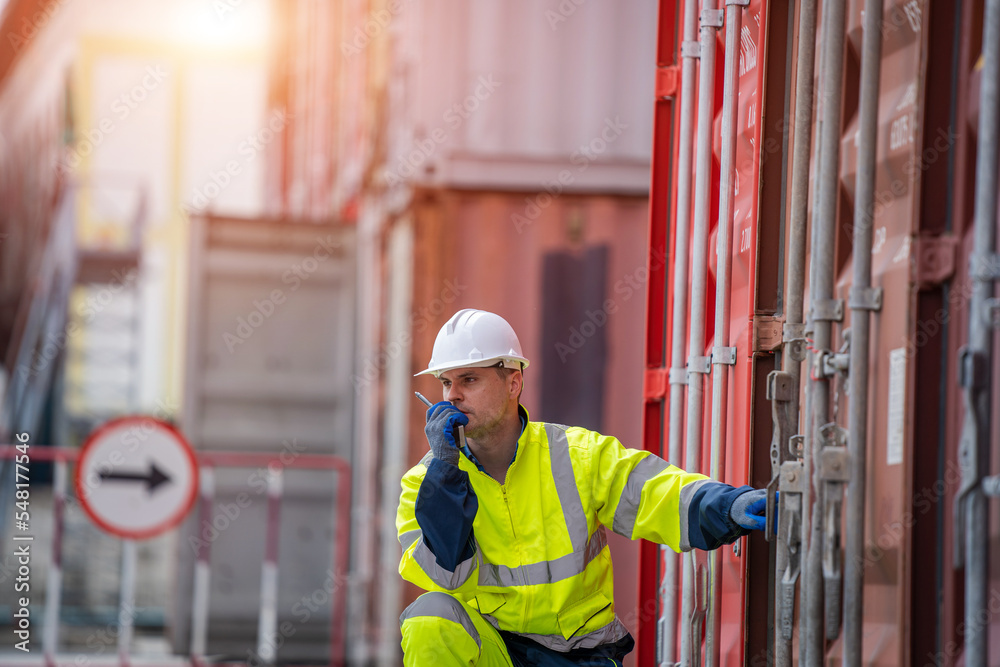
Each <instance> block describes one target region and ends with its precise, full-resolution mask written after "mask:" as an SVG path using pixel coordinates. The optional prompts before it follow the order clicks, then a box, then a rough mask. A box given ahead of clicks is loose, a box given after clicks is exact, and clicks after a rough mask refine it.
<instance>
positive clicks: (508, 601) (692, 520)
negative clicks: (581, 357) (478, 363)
mask: <svg viewBox="0 0 1000 667" xmlns="http://www.w3.org/2000/svg"><path fill="white" fill-rule="evenodd" d="M521 410H522V416H523V420H524V422H525V427H524V430H523V431H522V433H521V437H520V438H519V440H518V447H517V453H516V455H515V458H514V460H513V462H512V463H511V465H510V467H509V469H508V470H507V475H506V479H505V480H504V483H503V484H501V483H500V482H498V481H497V480H495V479H493V478H492V477H490V476H489V475H488V474H487V473H485V472H483V471H482V470H481V469H480V468H479V467H478V466H477V464H476V463H474V462H473V461H472V460H470V459H469V458H468V456H461V457H459V465H458V467H455V466H453V465H450V464H447V463H444V462H443V461H440V460H437V459H433V458H432V457H431V455H430V454H428V455H427V456H426V457H424V459H423V460H422V461H421V462H420V463H419V464H417V465H416V466H414V467H413V468H412V469H410V470H409V471H408V472H407V473H406V474H405V475H404V476H403V480H402V494H401V496H400V502H399V509H398V512H397V515H396V528H397V531H398V537H399V542H400V544H401V546H402V548H403V556H402V559H401V560H400V563H399V573H400V575H402V577H403V578H404V579H406V580H407V581H410V582H412V583H414V584H416V585H417V586H419V587H420V588H423V589H425V590H427V591H444V592H447V593H450V594H452V595H454V596H456V597H458V598H459V599H461V600H463V601H465V602H468V603H469V604H470V605H471V606H473V607H474V608H476V609H478V610H479V612H480V613H481V614H483V615H484V617H485V618H486V619H487V620H488V621H489V622H490V623H492V624H493V625H494V627H496V628H497V629H499V630H505V631H508V632H514V633H518V634H520V635H522V636H524V637H526V638H529V639H532V640H534V641H536V642H538V643H540V644H542V645H544V646H547V647H549V648H551V649H554V650H557V651H569V650H573V649H578V648H579V649H583V648H593V647H596V646H600V645H602V644H606V643H610V642H616V641H618V640H619V639H622V638H623V637H625V636H626V635H627V634H628V632H627V630H626V628H625V626H624V625H623V624H622V623H621V621H619V620H618V617H617V616H616V614H615V606H614V590H613V577H612V569H611V554H610V550H609V548H608V545H607V537H606V533H605V527H608V528H611V529H612V530H613V531H615V532H616V533H618V534H619V535H624V536H625V537H628V538H630V539H638V538H640V537H641V538H645V539H648V540H652V541H653V542H657V543H659V544H666V545H668V546H669V547H671V548H672V549H674V550H675V551H687V550H689V549H691V548H701V549H714V548H716V547H718V546H720V545H721V544H724V543H730V542H732V541H734V540H735V539H737V538H738V537H739V536H741V535H744V534H746V531H745V530H743V529H741V528H740V527H739V526H738V525H736V524H735V523H734V522H733V521H732V520H731V519H730V517H729V509H730V507H731V505H732V503H733V500H735V498H736V496H738V495H740V494H741V493H743V492H745V491H747V490H749V487H741V488H739V489H736V488H733V487H731V486H729V485H728V484H721V483H718V482H713V481H710V480H709V479H708V478H707V477H705V476H704V475H699V474H694V473H687V472H684V471H683V470H680V469H679V468H677V467H675V466H672V465H670V464H668V463H667V462H666V461H664V460H663V459H661V458H659V457H657V456H654V455H652V454H651V453H649V452H645V451H639V450H634V449H626V448H625V447H624V446H622V444H621V443H620V442H619V441H618V440H617V439H616V438H613V437H609V436H604V435H601V434H599V433H596V432H594V431H589V430H587V429H583V428H579V427H566V426H561V425H558V424H546V423H540V422H531V421H528V420H527V413H526V412H524V408H521Z"/></svg>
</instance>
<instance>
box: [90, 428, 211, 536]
mask: <svg viewBox="0 0 1000 667" xmlns="http://www.w3.org/2000/svg"><path fill="white" fill-rule="evenodd" d="M197 491H198V464H197V462H196V460H195V457H194V452H193V451H192V450H191V446H190V445H189V444H188V443H187V440H185V439H184V436H182V435H181V434H180V433H179V432H178V431H177V429H175V428H174V427H173V426H171V425H170V424H168V423H166V422H164V421H162V420H159V419H155V418H153V417H143V416H134V417H121V418H118V419H113V420H111V421H110V422H108V423H106V424H104V425H103V426H101V427H100V428H98V429H97V430H95V431H94V432H93V433H92V434H91V435H90V437H88V438H87V441H86V442H85V443H84V444H83V448H82V449H81V451H80V459H79V461H78V462H77V466H76V495H77V498H78V499H79V500H80V504H81V505H82V506H83V509H84V511H86V513H87V515H88V516H90V518H91V519H92V520H93V521H94V523H96V524H97V525H98V526H100V527H101V528H103V529H104V530H106V531H108V532H109V533H113V534H115V535H118V536H119V537H126V538H131V539H143V538H147V537H153V536H155V535H159V534H160V533H162V532H164V531H166V530H169V529H170V528H173V527H174V526H175V525H177V524H178V523H179V522H180V521H181V519H183V518H184V516H185V515H186V514H187V513H188V511H189V510H190V509H191V506H192V505H193V504H194V500H195V496H196V495H197Z"/></svg>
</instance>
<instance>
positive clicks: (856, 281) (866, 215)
mask: <svg viewBox="0 0 1000 667" xmlns="http://www.w3.org/2000/svg"><path fill="white" fill-rule="evenodd" d="M882 4H883V1H882V0H865V13H864V37H863V41H862V47H861V96H860V100H859V103H858V117H859V120H860V127H859V129H858V171H857V174H856V176H855V188H854V192H855V197H854V244H853V276H852V288H851V292H852V296H855V295H856V297H857V298H852V299H851V302H850V308H851V350H850V369H851V373H850V379H849V380H848V381H849V383H850V384H849V387H850V396H849V403H848V413H847V433H848V435H847V447H848V452H849V453H850V469H851V477H850V481H849V482H848V484H847V519H846V524H845V525H846V535H845V547H844V556H845V558H844V560H845V563H844V615H843V619H844V656H843V661H844V664H845V665H852V666H853V665H860V664H861V655H862V638H861V620H862V618H863V616H864V610H863V601H864V539H865V490H866V488H867V486H866V478H867V469H866V468H867V460H868V453H867V452H868V353H869V349H868V348H869V345H870V340H871V310H870V308H869V306H868V305H867V304H864V303H862V301H863V300H864V299H863V298H861V297H864V294H865V292H868V291H869V289H870V288H871V283H872V226H873V225H874V222H875V210H874V201H875V159H876V153H877V148H878V143H877V139H878V97H879V74H880V69H881V66H882Z"/></svg>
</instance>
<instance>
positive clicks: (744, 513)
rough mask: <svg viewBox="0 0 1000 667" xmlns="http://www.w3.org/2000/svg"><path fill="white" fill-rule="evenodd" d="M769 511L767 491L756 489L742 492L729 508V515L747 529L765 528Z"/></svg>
mask: <svg viewBox="0 0 1000 667" xmlns="http://www.w3.org/2000/svg"><path fill="white" fill-rule="evenodd" d="M766 511H767V491H766V490H765V489H754V490H752V491H747V492H746V493H743V494H740V495H739V496H737V497H736V500H734V501H733V506H732V507H731V508H729V517H730V518H731V519H732V520H733V521H735V522H736V523H737V524H739V526H741V527H742V528H746V529H747V530H764V527H765V525H766V520H765V518H764V513H765V512H766Z"/></svg>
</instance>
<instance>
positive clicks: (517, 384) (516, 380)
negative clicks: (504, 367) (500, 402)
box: [510, 371, 524, 398]
mask: <svg viewBox="0 0 1000 667" xmlns="http://www.w3.org/2000/svg"><path fill="white" fill-rule="evenodd" d="M523 388H524V376H523V375H522V374H521V371H513V372H512V373H511V374H510V395H511V396H513V397H514V398H517V397H518V396H519V395H520V394H521V389H523Z"/></svg>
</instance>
